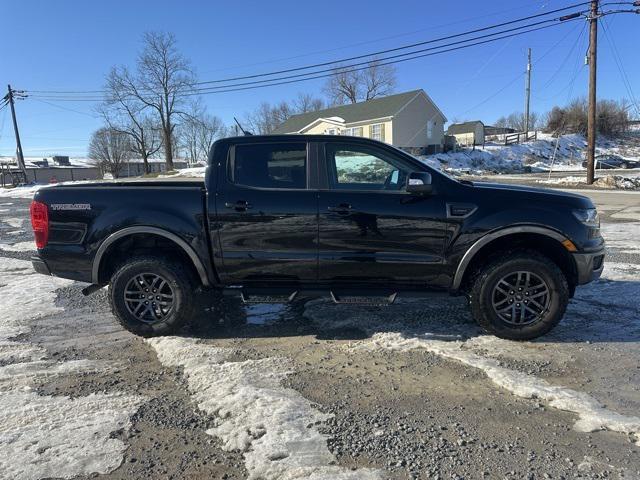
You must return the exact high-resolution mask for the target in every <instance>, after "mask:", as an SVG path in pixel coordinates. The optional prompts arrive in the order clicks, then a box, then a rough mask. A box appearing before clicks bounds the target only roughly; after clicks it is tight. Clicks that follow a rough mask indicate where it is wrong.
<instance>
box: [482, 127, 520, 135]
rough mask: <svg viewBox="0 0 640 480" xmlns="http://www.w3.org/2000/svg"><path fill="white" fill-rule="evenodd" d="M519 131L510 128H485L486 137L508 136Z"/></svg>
mask: <svg viewBox="0 0 640 480" xmlns="http://www.w3.org/2000/svg"><path fill="white" fill-rule="evenodd" d="M517 131H518V130H516V129H515V128H509V127H494V126H492V125H485V126H484V135H485V137H494V136H496V135H506V134H507V133H516V132H517Z"/></svg>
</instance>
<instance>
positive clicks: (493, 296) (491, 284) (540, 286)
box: [471, 251, 569, 340]
mask: <svg viewBox="0 0 640 480" xmlns="http://www.w3.org/2000/svg"><path fill="white" fill-rule="evenodd" d="M568 302H569V287H568V284H567V280H566V278H565V276H564V274H563V273H562V271H561V270H560V269H559V268H558V266H557V265H556V264H555V263H554V262H553V261H551V260H550V259H549V258H547V257H545V256H543V255H541V254H539V253H537V252H534V251H519V252H513V253H510V254H507V255H505V256H504V257H501V258H498V259H496V260H494V261H491V262H489V263H488V264H487V265H485V267H484V268H482V269H481V270H480V272H478V274H477V275H476V277H475V280H474V282H473V286H472V289H471V311H472V313H473V316H474V318H475V319H476V321H477V322H478V323H479V324H480V326H482V327H483V328H484V329H485V330H486V331H487V332H489V333H492V334H494V335H496V336H498V337H501V338H506V339H510V340H530V339H533V338H536V337H539V336H541V335H544V334H545V333H547V332H549V331H550V330H551V329H552V328H553V327H555V326H556V325H557V324H558V323H559V322H560V320H561V319H562V317H563V315H564V312H565V310H566V308H567V303H568Z"/></svg>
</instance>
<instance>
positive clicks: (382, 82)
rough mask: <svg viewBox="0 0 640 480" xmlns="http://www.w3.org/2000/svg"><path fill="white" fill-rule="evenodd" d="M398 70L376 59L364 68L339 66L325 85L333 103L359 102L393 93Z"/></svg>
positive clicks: (325, 89)
mask: <svg viewBox="0 0 640 480" xmlns="http://www.w3.org/2000/svg"><path fill="white" fill-rule="evenodd" d="M395 86H396V70H395V67H394V66H393V65H381V64H380V62H379V61H377V60H374V61H372V62H370V63H369V64H368V65H367V68H365V69H363V70H356V69H353V68H349V67H339V68H337V69H336V70H335V71H334V74H333V75H332V76H331V77H329V78H328V79H327V81H326V83H325V85H324V89H323V90H324V92H325V94H326V95H327V97H328V98H329V102H330V103H331V104H332V105H343V104H345V103H357V102H364V101H367V100H371V99H373V98H377V97H384V96H385V95H389V94H390V93H393V90H394V89H395Z"/></svg>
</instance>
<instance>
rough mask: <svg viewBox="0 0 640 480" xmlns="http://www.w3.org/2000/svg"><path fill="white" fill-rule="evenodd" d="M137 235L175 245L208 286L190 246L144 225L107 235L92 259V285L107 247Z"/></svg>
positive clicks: (97, 281) (170, 235) (160, 230)
mask: <svg viewBox="0 0 640 480" xmlns="http://www.w3.org/2000/svg"><path fill="white" fill-rule="evenodd" d="M137 233H149V234H152V235H159V236H161V237H164V238H167V239H169V240H171V241H173V242H174V243H176V244H177V245H178V246H179V247H180V248H182V250H184V252H185V253H186V254H187V255H188V256H189V258H190V259H191V261H192V262H193V266H194V267H195V268H196V271H197V272H198V275H199V277H200V281H201V282H202V284H203V285H204V286H205V287H208V286H209V285H210V282H209V277H208V276H207V271H206V269H205V268H204V265H203V264H202V261H201V260H200V257H198V254H197V253H196V252H195V250H193V248H192V247H191V245H189V244H188V243H187V242H186V241H184V240H183V239H182V238H180V237H179V236H178V235H176V234H175V233H171V232H168V231H167V230H163V229H162V228H157V227H147V226H144V225H138V226H135V227H127V228H123V229H122V230H118V231H116V232H113V233H112V234H111V235H109V236H108V237H107V238H106V239H105V240H104V242H102V244H101V245H100V247H98V251H97V252H96V256H95V257H94V258H93V265H92V267H91V282H92V283H93V284H94V285H98V284H99V280H100V279H99V273H100V262H101V261H102V257H103V255H104V253H105V252H106V251H107V249H108V248H109V246H110V245H111V244H113V242H115V241H116V240H119V239H121V238H124V237H127V236H129V235H134V234H137Z"/></svg>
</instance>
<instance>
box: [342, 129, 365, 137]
mask: <svg viewBox="0 0 640 480" xmlns="http://www.w3.org/2000/svg"><path fill="white" fill-rule="evenodd" d="M342 135H347V136H350V137H361V136H362V127H351V128H345V129H344V130H342Z"/></svg>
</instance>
